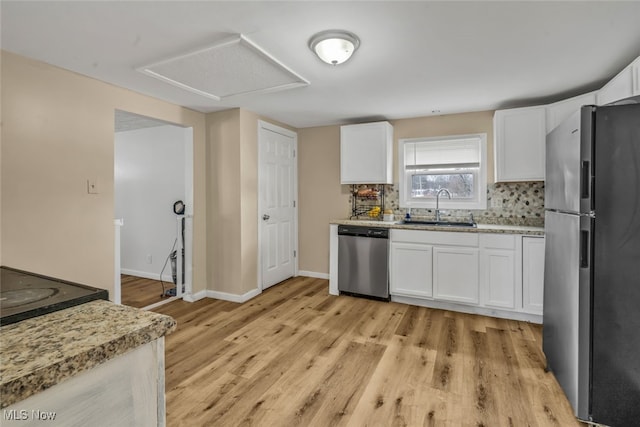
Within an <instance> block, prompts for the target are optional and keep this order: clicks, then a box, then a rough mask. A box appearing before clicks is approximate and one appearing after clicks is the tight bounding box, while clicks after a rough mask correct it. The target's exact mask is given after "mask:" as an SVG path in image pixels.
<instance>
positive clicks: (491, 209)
mask: <svg viewBox="0 0 640 427" xmlns="http://www.w3.org/2000/svg"><path fill="white" fill-rule="evenodd" d="M349 187H351V186H349ZM384 188H385V209H392V210H393V213H394V215H395V216H396V219H402V218H404V215H405V213H406V209H405V208H400V207H399V204H398V196H399V194H398V189H397V188H396V187H395V185H385V186H384ZM349 203H350V205H349V206H348V210H347V212H349V215H350V211H351V199H350V200H349ZM470 213H472V214H473V216H474V218H475V220H476V221H477V222H479V223H485V224H513V225H529V226H540V227H541V226H543V225H544V182H538V181H536V182H504V183H493V184H489V185H488V186H487V209H486V210H459V209H442V210H441V214H442V218H443V219H445V220H448V219H449V218H459V219H462V218H468V217H469V214H470ZM434 215H435V209H415V208H412V209H411V216H412V217H418V218H419V217H429V218H432V217H433V216H434Z"/></svg>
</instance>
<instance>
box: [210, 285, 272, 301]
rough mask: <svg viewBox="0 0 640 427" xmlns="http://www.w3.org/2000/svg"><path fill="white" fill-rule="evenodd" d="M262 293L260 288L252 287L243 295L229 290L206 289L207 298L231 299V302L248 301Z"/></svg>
mask: <svg viewBox="0 0 640 427" xmlns="http://www.w3.org/2000/svg"><path fill="white" fill-rule="evenodd" d="M198 293H200V292H198ZM261 293H262V291H261V290H260V289H258V288H256V289H252V290H250V291H249V292H247V293H245V294H243V295H238V294H229V293H227V292H219V291H206V295H207V298H215V299H221V300H224V301H231V302H237V303H243V302H247V301H249V300H250V299H251V298H253V297H255V296H257V295H260V294H261Z"/></svg>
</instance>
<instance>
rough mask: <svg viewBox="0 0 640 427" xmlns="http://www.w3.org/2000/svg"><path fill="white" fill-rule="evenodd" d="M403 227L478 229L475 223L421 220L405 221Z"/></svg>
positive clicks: (402, 222)
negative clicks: (430, 226) (423, 226)
mask: <svg viewBox="0 0 640 427" xmlns="http://www.w3.org/2000/svg"><path fill="white" fill-rule="evenodd" d="M400 224H402V225H432V226H434V227H471V228H475V227H477V225H476V223H475V222H467V221H465V222H454V221H419V220H409V221H407V220H403V221H401V222H400Z"/></svg>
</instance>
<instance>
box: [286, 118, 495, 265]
mask: <svg viewBox="0 0 640 427" xmlns="http://www.w3.org/2000/svg"><path fill="white" fill-rule="evenodd" d="M391 124H393V136H394V148H393V156H394V160H393V168H394V182H395V183H397V182H398V171H397V166H396V164H397V151H398V139H402V138H418V137H428V136H444V135H461V134H468V133H486V134H487V160H488V170H487V182H489V183H491V182H493V181H494V178H493V175H494V174H493V111H482V112H478V113H465V114H451V115H444V116H431V117H418V118H413V119H403V120H395V121H391ZM298 141H299V142H298V144H299V156H298V171H299V172H298V179H299V197H300V209H299V217H300V230H299V247H300V260H299V268H300V270H301V271H310V272H314V273H325V274H328V273H329V222H330V221H331V220H332V219H339V218H346V217H347V216H348V215H349V194H348V188H349V187H348V186H346V185H340V127H339V126H325V127H316V128H307V129H301V130H299V131H298Z"/></svg>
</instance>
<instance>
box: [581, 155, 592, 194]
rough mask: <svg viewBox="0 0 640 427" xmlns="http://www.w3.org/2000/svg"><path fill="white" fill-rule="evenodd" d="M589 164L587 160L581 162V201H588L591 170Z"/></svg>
mask: <svg viewBox="0 0 640 427" xmlns="http://www.w3.org/2000/svg"><path fill="white" fill-rule="evenodd" d="M589 163H590V162H589V161H588V160H583V161H582V167H581V170H580V197H581V198H583V199H588V198H589V193H590V191H589V190H590V184H591V170H590V167H589V166H590V164H589Z"/></svg>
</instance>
